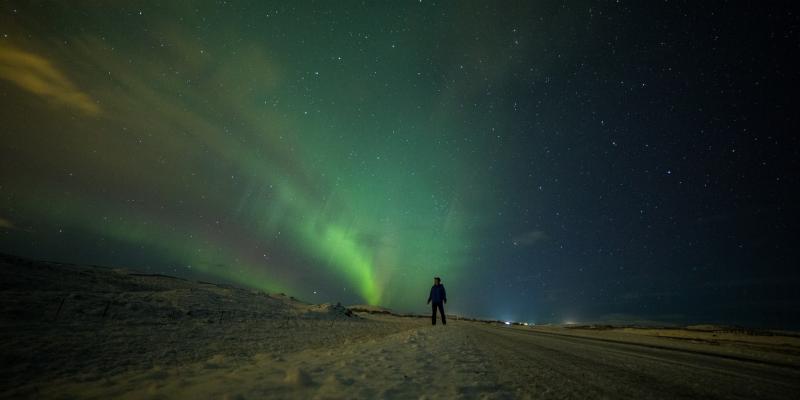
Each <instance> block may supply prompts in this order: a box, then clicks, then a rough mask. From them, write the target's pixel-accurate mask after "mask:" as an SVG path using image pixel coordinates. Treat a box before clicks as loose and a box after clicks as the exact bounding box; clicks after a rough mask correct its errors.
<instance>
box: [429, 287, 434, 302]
mask: <svg viewBox="0 0 800 400" xmlns="http://www.w3.org/2000/svg"><path fill="white" fill-rule="evenodd" d="M432 296H433V288H431V292H430V293H428V304H431V297H432Z"/></svg>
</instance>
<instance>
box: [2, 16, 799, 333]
mask: <svg viewBox="0 0 800 400" xmlns="http://www.w3.org/2000/svg"><path fill="white" fill-rule="evenodd" d="M350 4H351V6H347V5H344V6H342V5H341V4H339V5H338V6H337V5H333V4H322V5H319V4H281V3H272V2H249V3H241V4H237V5H236V6H235V7H234V5H217V4H214V3H198V4H194V5H191V6H189V5H178V4H159V3H157V2H143V3H141V4H135V5H124V6H114V7H105V6H95V7H89V6H81V5H78V6H76V5H74V4H46V3H36V4H29V3H27V2H20V3H16V2H7V3H4V4H3V5H2V6H0V26H2V28H0V98H1V99H2V100H0V101H2V107H0V119H2V121H3V126H2V127H1V128H0V133H2V138H3V140H2V145H0V252H3V253H9V254H14V255H18V256H20V257H26V258H31V259H35V260H44V259H48V260H59V261H54V262H64V263H74V264H79V265H95V264H97V265H120V266H125V267H126V268H144V271H146V272H151V273H159V274H165V275H174V276H176V277H181V278H185V279H194V280H206V281H213V280H216V281H222V282H226V283H231V284H235V285H240V286H246V287H250V288H254V289H260V290H263V291H266V292H269V293H276V292H284V293H287V294H291V295H292V296H295V297H296V298H299V299H303V300H304V301H308V302H311V303H336V302H341V303H342V304H362V303H363V304H371V305H381V306H384V307H387V308H390V309H393V310H398V311H401V312H412V310H416V312H425V311H426V310H427V311H428V312H429V309H428V306H427V305H426V304H425V299H426V297H427V294H428V290H429V288H430V281H431V278H433V277H434V276H440V277H441V278H442V283H443V284H444V285H445V287H446V288H447V293H448V295H449V296H451V298H450V299H448V300H449V301H448V303H447V305H446V307H445V311H446V312H447V313H448V314H451V313H454V314H463V315H475V316H489V315H491V316H493V317H492V318H493V319H497V320H501V321H519V322H536V321H551V323H559V322H556V321H561V322H560V323H564V322H566V321H575V322H580V321H597V320H600V319H603V318H606V319H610V318H622V319H624V318H630V319H631V320H639V321H663V322H665V323H676V324H684V325H691V324H697V323H711V324H724V325H735V326H746V327H752V328H764V329H795V330H796V329H800V315H798V313H797V310H798V309H799V307H800V291H798V290H797V289H798V288H800V269H798V268H797V265H800V256H799V255H798V252H797V251H796V250H795V249H794V240H793V239H794V238H795V237H796V236H797V235H796V233H795V231H796V226H795V225H796V222H795V221H798V220H800V215H798V212H799V211H798V208H797V206H796V205H797V204H800V198H798V191H797V190H796V189H795V188H796V187H797V186H798V185H797V184H798V176H797V174H796V173H794V172H792V171H798V170H800V165H798V163H800V158H798V157H797V154H798V152H797V149H798V148H800V142H799V141H800V138H799V137H798V136H797V135H794V134H793V132H796V131H797V130H798V126H800V118H798V116H797V115H795V114H794V113H792V112H791V109H792V105H793V104H794V102H793V99H794V96H795V95H794V92H793V91H792V90H791V88H792V87H794V86H797V85H796V84H797V83H798V81H800V73H798V72H797V71H800V69H797V68H791V67H790V65H792V64H790V63H789V61H788V60H789V58H790V55H791V54H793V53H795V52H796V50H797V40H796V39H797V38H796V35H795V34H793V33H791V32H795V31H794V30H793V29H795V28H796V27H797V17H796V16H795V15H793V14H791V13H787V12H777V11H782V10H777V11H776V10H773V9H771V8H770V7H769V6H765V7H760V8H759V7H756V8H752V9H751V7H749V6H743V5H742V6H740V5H728V6H726V7H718V6H717V5H716V4H708V3H704V4H695V5H692V6H686V5H682V4H671V3H665V4H627V3H620V2H617V3H615V4H594V3H592V2H583V1H578V2H573V3H569V4H566V3H563V2H560V3H557V2H550V3H543V4H528V3H524V2H523V3H513V4H505V3H504V4H495V3H470V4H436V3H433V2H427V1H426V2H413V3H391V4H381V5H373V6H364V5H360V3H350ZM743 16H747V20H748V29H740V21H741V19H742V17H743ZM791 82H795V85H793V84H791Z"/></svg>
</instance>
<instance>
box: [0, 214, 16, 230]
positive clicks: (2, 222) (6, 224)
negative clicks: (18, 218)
mask: <svg viewBox="0 0 800 400" xmlns="http://www.w3.org/2000/svg"><path fill="white" fill-rule="evenodd" d="M16 228H17V227H16V226H14V224H12V223H11V221H9V220H7V219H5V218H3V217H0V229H16Z"/></svg>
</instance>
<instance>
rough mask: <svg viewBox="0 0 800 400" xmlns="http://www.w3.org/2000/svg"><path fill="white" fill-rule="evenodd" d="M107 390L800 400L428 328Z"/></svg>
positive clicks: (675, 370) (611, 355)
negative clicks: (335, 347)
mask: <svg viewBox="0 0 800 400" xmlns="http://www.w3.org/2000/svg"><path fill="white" fill-rule="evenodd" d="M106 387H107V388H109V391H106V392H104V393H103V396H105V395H111V396H113V397H129V398H140V397H142V396H145V397H146V396H153V395H160V396H163V397H165V398H189V397H193V398H238V399H250V398H298V399H299V398H302V399H308V398H316V399H342V398H345V399H352V398H391V399H421V398H422V399H432V398H469V399H472V398H483V399H527V398H531V399H534V398H535V399H698V398H702V399H756V398H757V399H790V398H796V394H797V393H800V371H798V369H796V368H792V367H784V366H778V365H767V364H762V363H755V362H750V361H742V360H734V359H730V358H724V357H719V356H712V355H706V354H698V353H693V352H688V351H681V350H669V349H662V348H653V347H648V346H643V345H639V344H625V343H615V342H609V341H605V340H597V339H587V338H577V337H573V336H564V335H555V334H552V333H542V332H536V331H533V330H522V329H515V328H510V327H503V326H497V325H487V324H482V323H471V322H460V321H451V323H450V324H448V325H447V326H446V327H443V326H441V325H439V326H436V327H431V326H427V325H426V324H425V323H424V321H420V320H418V321H413V322H409V325H408V326H406V328H405V329H403V330H401V331H399V332H397V333H392V334H388V335H383V336H379V337H374V338H371V339H368V340H363V341H357V342H353V343H349V344H347V345H345V346H341V348H338V349H330V348H323V349H316V350H303V351H299V352H292V353H289V354H285V355H283V356H280V357H273V356H269V355H266V354H265V355H263V356H256V357H254V358H253V359H252V361H250V362H244V363H243V362H241V360H231V359H228V358H226V357H224V356H218V357H214V358H213V359H212V360H209V361H206V362H204V363H199V364H195V365H185V366H182V367H181V368H179V369H159V370H157V371H149V372H146V373H142V374H136V375H132V376H127V377H118V378H117V379H113V380H112V381H110V382H107V385H106ZM75 389H78V388H75ZM67 391H68V392H72V390H67ZM76 391H77V392H82V390H76ZM101 392H102V391H101ZM103 396H100V397H103Z"/></svg>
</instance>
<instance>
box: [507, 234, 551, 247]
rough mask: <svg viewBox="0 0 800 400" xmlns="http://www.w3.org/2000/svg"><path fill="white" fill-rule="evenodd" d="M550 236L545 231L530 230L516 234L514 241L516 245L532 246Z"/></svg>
mask: <svg viewBox="0 0 800 400" xmlns="http://www.w3.org/2000/svg"><path fill="white" fill-rule="evenodd" d="M547 238H548V236H547V234H546V233H544V231H538V230H534V231H530V232H525V233H522V234H519V235H516V236H514V238H513V239H512V243H514V246H531V245H534V244H536V243H538V242H541V241H543V240H547Z"/></svg>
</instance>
